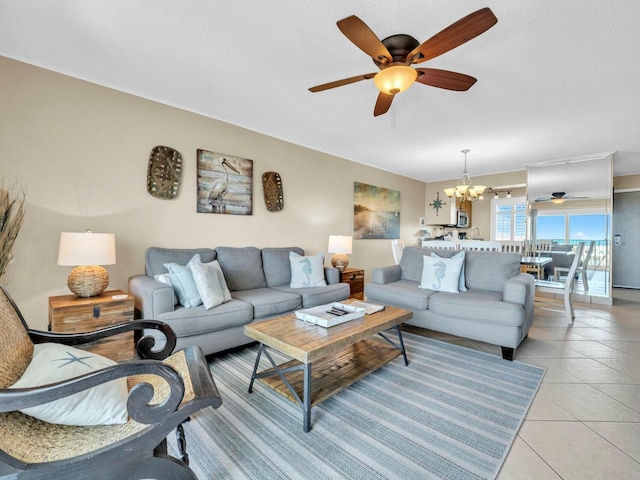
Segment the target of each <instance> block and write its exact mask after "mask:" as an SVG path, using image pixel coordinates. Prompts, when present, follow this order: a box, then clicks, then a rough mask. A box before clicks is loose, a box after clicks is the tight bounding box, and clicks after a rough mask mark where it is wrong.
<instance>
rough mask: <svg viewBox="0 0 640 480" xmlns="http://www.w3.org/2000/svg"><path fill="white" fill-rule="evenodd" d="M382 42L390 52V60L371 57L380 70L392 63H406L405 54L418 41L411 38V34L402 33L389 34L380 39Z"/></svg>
mask: <svg viewBox="0 0 640 480" xmlns="http://www.w3.org/2000/svg"><path fill="white" fill-rule="evenodd" d="M382 44H383V45H384V46H385V47H387V50H389V53H390V54H391V57H392V59H391V62H387V61H386V60H383V61H379V60H376V59H375V58H372V60H373V63H375V64H376V65H377V66H378V68H379V69H380V70H383V69H385V68H387V67H390V66H392V65H398V64H402V65H406V64H407V55H409V53H411V52H412V51H413V49H415V48H416V47H417V46H418V45H420V42H418V40H416V39H415V38H413V37H412V36H411V35H405V34H403V33H401V34H398V35H391V36H390V37H387V38H385V39H384V40H382Z"/></svg>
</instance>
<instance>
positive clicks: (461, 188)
mask: <svg viewBox="0 0 640 480" xmlns="http://www.w3.org/2000/svg"><path fill="white" fill-rule="evenodd" d="M461 152H462V153H464V171H463V172H462V178H461V179H460V184H459V185H456V186H455V187H450V188H445V189H444V193H445V194H446V195H447V197H449V198H453V197H454V196H455V197H456V198H459V199H460V200H467V201H469V202H475V201H477V200H483V199H484V197H483V196H482V194H483V193H484V191H485V190H486V189H487V187H486V186H484V185H471V178H470V177H469V172H467V153H469V152H470V150H469V149H468V148H465V149H464V150H461Z"/></svg>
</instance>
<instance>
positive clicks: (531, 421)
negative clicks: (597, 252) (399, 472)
mask: <svg viewBox="0 0 640 480" xmlns="http://www.w3.org/2000/svg"><path fill="white" fill-rule="evenodd" d="M574 307H575V309H576V319H575V321H574V324H573V325H572V326H567V325H566V323H567V322H566V319H565V317H564V316H563V312H562V305H561V304H560V303H558V308H557V309H555V307H554V306H553V305H549V304H547V303H546V299H545V303H544V304H542V303H540V304H538V302H536V309H535V314H534V323H533V327H532V328H531V330H530V331H529V337H528V338H527V339H526V340H525V341H524V342H523V343H522V344H521V345H520V347H519V348H518V349H517V350H516V360H520V361H522V362H525V363H529V364H532V365H538V366H541V367H544V368H546V369H547V371H546V374H545V376H544V379H543V382H542V385H541V387H540V390H539V391H538V394H537V395H536V398H535V400H534V402H533V405H532V406H531V408H530V410H529V413H528V414H527V417H526V419H525V422H524V424H523V425H522V427H521V428H520V432H519V433H518V437H517V438H516V441H515V443H514V445H513V447H512V448H511V451H510V452H509V455H508V457H507V460H506V462H505V464H504V466H503V467H502V470H501V471H500V474H499V476H498V480H511V479H517V480H523V479H545V480H546V479H579V480H586V479H609V478H619V479H632V478H638V479H640V291H634V290H620V289H615V290H614V301H613V305H612V306H606V305H593V304H585V303H577V302H576V303H574ZM409 328H410V329H411V330H412V331H416V333H421V334H424V335H427V336H430V337H433V338H439V339H442V340H446V341H450V342H453V343H458V344H460V345H465V346H470V347H473V348H477V349H479V350H483V351H488V352H491V353H495V354H496V355H499V354H500V348H499V347H496V346H493V345H487V344H485V343H481V342H475V341H471V340H466V339H461V338H458V337H452V336H450V335H444V334H439V333H436V332H431V331H428V330H421V329H415V330H414V329H413V328H411V327H409ZM417 330H421V331H420V332H418V331H417Z"/></svg>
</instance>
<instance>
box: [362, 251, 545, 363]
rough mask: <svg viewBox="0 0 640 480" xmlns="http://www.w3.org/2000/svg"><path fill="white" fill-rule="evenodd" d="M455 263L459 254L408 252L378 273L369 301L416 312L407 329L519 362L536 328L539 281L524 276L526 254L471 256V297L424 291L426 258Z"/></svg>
mask: <svg viewBox="0 0 640 480" xmlns="http://www.w3.org/2000/svg"><path fill="white" fill-rule="evenodd" d="M431 252H435V253H436V254H437V255H439V256H441V257H451V256H452V255H455V254H456V253H458V251H455V250H432V249H429V248H419V247H407V248H405V249H404V251H403V254H402V259H401V261H400V264H399V265H392V266H388V267H382V268H378V269H375V270H373V272H372V277H371V280H372V281H371V283H369V284H367V285H366V286H365V295H366V297H367V300H368V301H371V302H373V303H380V304H385V305H394V306H397V307H403V308H407V309H409V310H411V311H412V312H413V318H412V319H411V320H409V321H407V322H406V323H407V324H409V325H415V326H418V327H424V328H428V329H430V330H435V331H438V332H444V333H449V334H452V335H457V336H460V337H465V338H470V339H473V340H479V341H482V342H487V343H491V344H493V345H500V346H501V347H502V356H503V358H505V359H507V360H513V357H514V355H515V349H516V347H517V346H518V345H520V342H522V340H524V338H525V337H526V336H527V334H528V332H529V328H531V324H532V323H533V301H534V295H535V280H534V278H533V276H532V275H529V274H522V273H520V254H517V253H502V252H475V251H467V252H465V261H464V275H465V284H466V288H467V291H466V292H463V291H460V293H448V292H440V291H438V292H436V291H433V290H428V289H423V288H419V287H418V285H420V282H421V279H422V268H423V255H427V256H430V255H431Z"/></svg>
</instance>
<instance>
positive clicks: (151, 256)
mask: <svg viewBox="0 0 640 480" xmlns="http://www.w3.org/2000/svg"><path fill="white" fill-rule="evenodd" d="M196 253H197V254H199V255H200V260H202V262H204V263H209V262H213V261H214V260H215V259H216V252H215V251H214V250H212V249H211V248H160V247H149V248H147V251H146V252H145V255H144V271H145V273H146V274H147V275H149V276H150V277H155V276H156V275H160V274H161V273H167V272H168V270H167V269H166V267H165V266H164V264H165V263H177V264H178V265H186V264H187V263H189V260H191V259H192V258H193V256H194V255H195V254H196Z"/></svg>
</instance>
